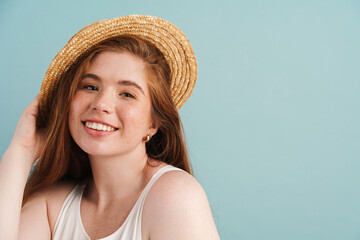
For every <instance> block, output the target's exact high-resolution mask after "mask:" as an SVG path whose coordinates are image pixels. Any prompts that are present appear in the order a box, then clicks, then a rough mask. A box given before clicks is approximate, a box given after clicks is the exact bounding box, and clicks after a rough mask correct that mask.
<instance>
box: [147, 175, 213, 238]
mask: <svg viewBox="0 0 360 240" xmlns="http://www.w3.org/2000/svg"><path fill="white" fill-rule="evenodd" d="M142 223H143V227H142V230H143V235H144V239H150V238H151V239H219V236H218V234H217V230H216V227H215V223H214V220H213V217H212V214H211V209H210V206H209V203H208V199H207V197H206V194H205V191H204V190H203V188H202V186H201V185H200V183H199V182H198V181H197V180H196V179H195V178H194V177H193V176H191V175H190V174H188V173H186V172H183V171H170V172H167V173H165V174H163V175H162V176H161V177H160V178H159V179H158V180H157V181H156V183H155V184H154V185H153V186H152V188H151V190H150V192H149V194H148V196H147V198H146V201H145V204H144V209H143V219H142Z"/></svg>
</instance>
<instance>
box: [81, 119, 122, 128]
mask: <svg viewBox="0 0 360 240" xmlns="http://www.w3.org/2000/svg"><path fill="white" fill-rule="evenodd" d="M82 122H83V123H85V122H95V123H101V124H104V125H107V126H110V127H112V128H115V129H119V128H117V127H115V126H114V125H112V124H110V123H107V122H105V121H102V120H99V119H94V118H86V119H83V120H82Z"/></svg>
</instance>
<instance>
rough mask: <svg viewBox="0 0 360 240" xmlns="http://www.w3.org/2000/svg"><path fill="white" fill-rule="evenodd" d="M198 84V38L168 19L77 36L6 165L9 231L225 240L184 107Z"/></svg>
mask: <svg viewBox="0 0 360 240" xmlns="http://www.w3.org/2000/svg"><path fill="white" fill-rule="evenodd" d="M195 81H196V60H195V56H194V54H193V51H192V48H191V45H190V43H189V41H188V40H187V38H186V36H185V35H184V34H183V33H182V32H181V31H180V30H179V29H178V28H176V27H175V26H174V25H172V24H171V23H169V22H167V21H165V20H163V19H160V18H157V17H150V16H142V15H134V16H126V17H121V18H116V19H110V20H103V21H99V22H96V23H93V24H91V25H89V26H88V27H86V28H84V29H82V30H81V31H80V32H78V33H77V34H76V35H75V36H74V37H73V38H72V39H70V41H69V43H68V44H67V45H66V46H65V47H64V48H63V49H62V50H61V51H60V52H59V54H58V55H57V56H56V57H55V59H54V60H53V61H52V63H51V65H50V67H49V69H48V71H47V73H46V75H45V78H44V81H43V84H42V87H41V91H40V94H39V96H37V97H36V98H35V99H34V100H33V101H32V102H31V104H30V105H29V106H28V108H27V109H26V110H25V111H24V113H23V115H22V116H21V118H20V121H19V123H18V126H17V128H16V130H15V133H14V137H13V139H12V141H11V143H10V145H9V148H8V149H7V151H6V152H5V154H4V156H3V158H2V161H1V163H0V212H1V219H0V239H37V240H39V239H104V240H105V239H106V240H113V239H114V240H115V239H134V240H135V239H152V240H155V239H182V240H183V239H197V240H198V239H219V236H218V234H217V230H216V227H215V224H214V221H213V218H212V214H211V210H210V207H209V204H208V201H207V198H206V195H205V193H204V191H203V189H202V188H201V186H200V185H199V183H198V182H197V181H196V180H195V178H194V177H193V176H192V173H191V169H190V164H189V162H188V157H187V152H186V148H185V143H184V140H183V136H182V128H181V121H180V118H179V115H178V111H177V110H178V109H179V108H180V107H181V106H182V104H183V103H184V102H185V101H186V99H187V98H188V97H189V95H190V94H191V91H192V89H193V87H194V84H195ZM36 159H39V160H38V161H37V163H36V164H35V166H34V168H33V170H32V171H31V174H30V176H29V178H28V174H29V172H30V170H31V168H32V166H33V164H34V162H35V160H36Z"/></svg>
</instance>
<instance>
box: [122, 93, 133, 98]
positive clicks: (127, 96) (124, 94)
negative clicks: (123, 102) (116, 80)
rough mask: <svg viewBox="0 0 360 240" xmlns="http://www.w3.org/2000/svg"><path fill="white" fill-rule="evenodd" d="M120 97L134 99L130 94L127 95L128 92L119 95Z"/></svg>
mask: <svg viewBox="0 0 360 240" xmlns="http://www.w3.org/2000/svg"><path fill="white" fill-rule="evenodd" d="M120 95H121V96H124V97H126V98H135V97H134V95H132V94H131V93H128V92H124V93H121V94H120Z"/></svg>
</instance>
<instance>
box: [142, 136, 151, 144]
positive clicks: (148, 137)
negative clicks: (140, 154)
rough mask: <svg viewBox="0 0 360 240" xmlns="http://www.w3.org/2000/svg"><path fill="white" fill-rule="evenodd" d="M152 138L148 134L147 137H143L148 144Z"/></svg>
mask: <svg viewBox="0 0 360 240" xmlns="http://www.w3.org/2000/svg"><path fill="white" fill-rule="evenodd" d="M150 138H151V136H150V134H146V136H145V137H143V141H144V142H148V141H150Z"/></svg>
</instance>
